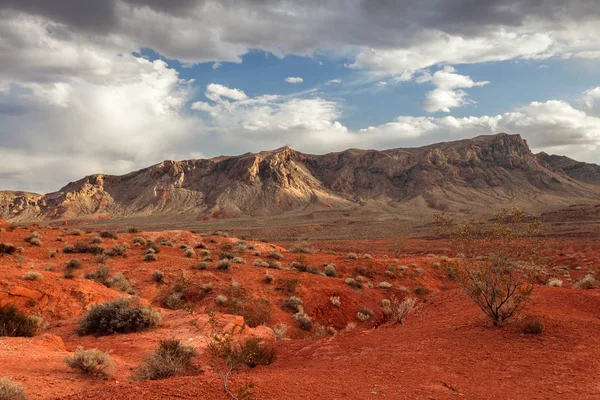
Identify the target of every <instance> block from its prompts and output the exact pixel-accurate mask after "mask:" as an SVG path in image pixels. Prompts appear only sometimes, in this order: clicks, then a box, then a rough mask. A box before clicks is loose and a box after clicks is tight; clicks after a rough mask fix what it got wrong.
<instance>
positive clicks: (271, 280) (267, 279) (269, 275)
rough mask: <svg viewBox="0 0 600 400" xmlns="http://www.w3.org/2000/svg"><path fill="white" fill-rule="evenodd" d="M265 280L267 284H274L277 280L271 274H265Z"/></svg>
mask: <svg viewBox="0 0 600 400" xmlns="http://www.w3.org/2000/svg"><path fill="white" fill-rule="evenodd" d="M264 279H265V282H267V283H273V281H274V280H275V278H274V277H273V275H271V274H265V278H264Z"/></svg>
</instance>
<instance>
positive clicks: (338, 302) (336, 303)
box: [329, 296, 342, 307]
mask: <svg viewBox="0 0 600 400" xmlns="http://www.w3.org/2000/svg"><path fill="white" fill-rule="evenodd" d="M329 301H330V302H331V304H333V305H334V306H336V307H339V306H341V305H342V300H341V299H340V296H330V297H329Z"/></svg>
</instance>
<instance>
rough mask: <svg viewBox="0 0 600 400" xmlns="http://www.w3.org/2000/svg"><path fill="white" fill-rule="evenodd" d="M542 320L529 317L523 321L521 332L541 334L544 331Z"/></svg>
mask: <svg viewBox="0 0 600 400" xmlns="http://www.w3.org/2000/svg"><path fill="white" fill-rule="evenodd" d="M545 328H546V326H545V325H544V321H542V320H541V319H539V318H535V319H531V320H528V321H526V322H525V324H524V325H523V333H525V334H527V335H541V334H542V333H544V329H545Z"/></svg>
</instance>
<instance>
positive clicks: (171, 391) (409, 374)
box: [0, 224, 600, 399]
mask: <svg viewBox="0 0 600 400" xmlns="http://www.w3.org/2000/svg"><path fill="white" fill-rule="evenodd" d="M83 228H86V230H79V229H74V228H73V227H68V228H57V227H55V228H48V227H46V228H44V227H38V226H28V227H25V226H23V227H14V226H13V227H11V226H9V225H8V224H3V229H2V231H1V232H0V243H1V242H4V243H13V244H15V245H16V246H18V247H23V249H22V253H17V254H16V255H5V256H3V257H0V304H6V303H8V302H10V303H13V304H17V305H18V306H19V307H20V308H21V309H23V310H24V311H25V312H26V313H27V314H39V315H40V316H42V317H43V318H44V319H45V321H46V322H47V323H48V326H47V328H46V329H45V330H44V332H42V333H40V334H39V335H37V336H34V337H32V338H9V337H3V338H0V360H2V362H1V363H0V376H9V377H10V378H11V379H12V380H13V382H16V383H19V384H21V385H23V386H24V387H25V389H26V391H27V393H28V395H29V397H30V398H32V399H56V398H64V399H113V398H120V399H140V398H146V399H164V398H178V399H219V398H225V396H224V395H223V393H222V391H221V387H220V382H219V379H218V377H217V375H216V374H215V373H214V372H213V370H212V368H211V365H210V359H209V356H208V354H207V352H206V341H205V340H203V334H206V332H207V329H208V316H207V312H208V311H214V312H216V316H217V326H218V327H219V328H220V329H227V327H231V326H233V325H235V324H241V323H242V322H243V317H242V316H240V315H246V318H255V317H256V316H257V313H261V312H262V313H265V314H266V315H267V316H266V321H265V323H264V324H261V325H259V326H256V327H254V328H248V330H246V331H244V335H248V336H257V337H259V338H262V339H263V340H264V341H268V342H270V343H273V346H274V347H275V349H276V352H277V358H276V360H275V361H274V362H273V363H272V364H270V365H259V366H256V367H255V368H249V367H243V368H241V369H240V370H239V371H237V372H236V373H234V375H233V376H232V378H231V386H232V387H233V388H239V387H242V386H243V385H245V384H248V383H252V384H253V385H254V388H253V394H254V398H257V399H283V398H285V399H346V398H347V399H377V398H386V399H450V398H467V399H484V398H485V399H548V398H573V399H575V398H577V399H593V398H598V397H600V358H599V355H600V337H599V336H598V332H599V331H600V318H599V316H600V290H598V289H591V290H584V289H580V288H578V287H577V286H576V285H575V283H576V282H577V281H578V280H579V279H580V278H581V277H583V276H584V275H586V274H588V273H589V272H592V273H597V271H598V268H599V267H600V263H599V261H598V256H599V253H600V242H599V241H598V239H597V238H594V237H590V238H588V239H586V238H584V237H578V238H562V239H555V238H550V239H549V242H548V244H547V251H548V252H550V253H551V257H550V258H549V262H548V265H547V274H546V276H544V277H543V279H542V280H541V281H540V284H539V285H537V287H536V290H535V291H534V294H533V297H532V301H530V302H529V303H528V304H527V306H526V308H525V309H524V310H523V311H522V312H521V314H520V315H519V317H518V318H517V319H516V320H514V321H513V322H511V323H508V324H506V325H504V326H502V327H500V328H495V327H492V326H491V324H490V323H489V322H488V321H487V320H486V319H485V318H484V316H483V314H482V313H481V311H480V310H479V309H478V308H477V307H476V306H475V305H474V304H473V303H472V302H471V301H470V300H469V298H468V297H467V296H466V295H465V294H464V293H463V292H462V291H461V290H460V289H459V288H458V286H457V285H456V283H455V282H453V281H452V279H450V278H449V275H448V273H447V268H446V266H447V265H449V264H450V263H451V262H452V257H451V254H450V253H449V250H448V243H447V242H446V241H445V240H442V239H430V240H426V239H414V240H410V241H409V242H408V244H407V245H406V247H405V250H404V251H403V252H402V254H401V255H400V256H399V257H398V258H395V257H394V254H393V252H392V251H390V248H389V246H388V244H387V242H386V241H385V240H359V241H351V240H347V241H344V240H338V241H332V240H330V241H321V242H315V243H310V242H303V243H301V244H299V243H297V242H296V243H289V242H280V243H276V242H273V243H266V242H261V241H258V242H254V241H251V240H241V239H238V238H234V237H228V236H225V235H219V234H217V235H215V234H213V233H212V232H211V233H206V234H201V233H192V232H190V231H161V232H138V233H118V234H117V235H115V237H116V238H111V237H104V238H102V244H101V246H103V247H105V248H107V249H110V248H113V247H115V246H117V247H118V246H119V245H121V244H123V243H127V244H128V245H129V246H125V247H128V248H127V249H126V252H125V254H124V255H120V256H114V257H110V258H108V259H102V260H101V262H102V263H103V264H104V265H106V266H107V267H108V268H110V275H113V276H114V275H115V274H118V273H121V274H122V275H123V276H124V277H125V278H126V281H127V282H129V283H131V284H132V288H127V289H126V290H129V292H130V293H134V292H135V296H139V298H140V299H141V301H142V302H143V303H146V304H151V305H152V306H153V307H155V308H156V309H158V310H160V312H161V313H162V319H161V324H160V326H159V327H157V328H153V329H149V330H146V331H142V332H137V333H127V334H114V335H109V336H100V337H96V336H93V335H86V336H79V335H78V334H77V328H78V322H77V321H78V318H80V317H81V316H82V314H83V313H84V312H85V311H86V310H87V309H88V308H89V307H90V306H91V305H92V304H93V303H97V302H102V301H106V300H110V299H115V298H119V297H131V296H132V295H130V294H127V293H126V292H124V291H122V290H119V289H118V288H117V287H114V286H113V287H112V288H109V287H106V286H105V285H102V284H100V283H97V282H94V281H92V280H90V279H85V278H84V277H85V276H88V278H89V277H90V274H91V273H92V272H94V271H95V270H96V269H97V268H98V265H99V263H98V262H99V260H98V259H97V256H95V255H92V254H65V253H64V252H62V251H60V249H62V248H63V246H64V245H65V244H76V243H89V242H90V240H91V238H92V237H94V236H98V234H99V233H98V232H97V231H93V228H91V227H83ZM32 231H37V232H38V233H39V234H40V235H39V236H40V238H41V243H40V245H39V246H34V245H30V244H28V243H26V242H24V239H25V238H26V237H27V236H29V235H30V234H31V232H32ZM103 236H111V235H103ZM139 237H141V238H144V240H149V239H150V240H152V241H153V242H154V243H163V244H164V245H160V246H159V248H160V251H159V253H158V254H157V260H156V261H151V262H146V261H144V247H143V246H140V245H134V244H133V243H134V241H136V240H134V238H139ZM57 240H60V241H57ZM96 240H97V239H96ZM138 240H139V239H138ZM199 243H203V244H202V245H201V246H199V245H197V244H199ZM240 243H242V245H240ZM184 244H185V245H186V246H189V247H190V248H194V247H196V248H195V249H194V251H193V253H194V254H193V255H191V256H190V252H188V254H187V256H184V252H185V249H183V247H184V246H183V245H184ZM200 247H205V248H204V249H200ZM306 248H309V249H311V251H310V252H308V253H306V252H305V249H306ZM221 249H231V252H232V253H234V254H235V256H236V257H239V258H241V259H242V260H243V261H244V263H243V264H242V263H240V264H237V263H232V264H231V265H230V268H229V270H220V269H216V268H215V266H214V265H215V263H209V265H208V266H206V269H199V267H197V265H198V264H199V261H201V258H200V257H201V255H200V254H204V255H206V254H209V253H212V255H213V257H215V261H216V255H217V254H218V253H219V252H220V251H221ZM286 249H287V250H286ZM57 250H58V251H57ZM202 251H204V253H201V252H202ZM271 252H276V253H280V255H281V259H280V260H278V261H276V260H275V259H273V258H269V257H268V255H269V254H270V253H271ZM349 253H354V254H355V255H356V257H354V254H349ZM449 256H450V257H449ZM50 257H51V258H50ZM74 258H76V259H78V260H79V261H80V263H81V266H80V267H79V268H77V269H75V277H74V278H72V279H66V278H65V277H64V276H63V272H64V269H65V265H66V264H67V263H68V262H69V261H70V260H71V259H74ZM277 258H279V257H277ZM257 260H259V261H257ZM266 260H267V261H266ZM260 261H263V264H260ZM277 262H278V263H280V264H281V266H282V269H277V267H278V266H277V264H276V263H277ZM294 262H296V263H299V264H302V265H305V266H307V268H302V269H304V270H305V272H301V271H300V270H297V269H289V268H288V266H289V265H290V264H292V263H294ZM269 264H271V265H270V266H271V267H275V268H268V265H269ZM299 264H297V265H299ZM325 264H334V265H335V269H336V276H335V277H330V276H324V275H323V274H322V273H321V271H323V266H324V265H325ZM256 265H258V266H256ZM203 268H204V267H203ZM155 270H160V271H162V272H163V273H164V282H163V283H162V284H157V283H156V282H154V281H153V272H154V271H155ZM31 272H37V273H39V274H41V277H38V279H35V280H28V279H23V277H24V276H25V275H26V274H27V273H31ZM311 272H312V273H311ZM266 273H268V274H270V275H272V277H273V281H272V283H267V282H266V281H265V274H266ZM359 275H360V276H361V277H362V278H360V280H362V284H361V285H360V286H361V287H357V286H355V287H351V286H350V285H349V284H348V283H347V282H346V279H347V278H351V277H355V278H356V277H357V276H359ZM551 277H557V278H560V279H561V280H563V281H564V285H563V286H562V287H551V286H547V285H545V284H544V282H547V280H548V279H549V278H551ZM294 282H295V283H294ZM381 282H388V283H390V284H391V285H390V286H389V287H388V286H387V285H381ZM175 292H177V293H181V295H180V296H179V299H181V300H182V301H184V302H185V304H184V303H181V305H180V306H176V307H171V308H175V309H167V308H165V307H164V306H165V305H166V304H171V306H172V303H168V301H167V302H166V299H167V298H168V297H169V296H170V295H172V294H173V293H175ZM290 295H293V296H296V297H299V298H301V299H302V301H303V310H304V312H305V313H306V314H308V315H309V316H311V318H312V321H313V322H314V323H315V326H317V325H316V324H317V323H318V324H319V328H320V329H316V328H313V329H312V330H311V331H310V332H308V331H304V330H301V329H299V328H298V323H297V322H296V321H295V320H294V317H293V313H291V312H290V311H289V310H288V309H286V307H285V301H286V299H287V298H288V297H289V296H290ZM392 295H394V296H397V297H400V298H402V297H405V296H409V295H410V296H414V297H415V298H417V299H418V305H417V308H416V310H415V311H414V312H413V313H411V314H410V315H408V317H406V319H405V320H404V323H403V324H401V325H400V324H398V325H390V324H387V323H384V320H383V316H382V311H381V310H382V306H381V304H382V300H383V299H386V298H388V299H389V298H390V297H391V296H392ZM218 296H226V297H227V298H228V303H226V304H221V305H217V303H216V302H215V300H216V299H217V297H218ZM332 297H338V298H339V299H338V300H339V304H338V305H334V304H333V302H332V300H331V298H332ZM233 300H236V302H237V304H240V305H241V308H240V309H237V311H236V310H233V309H231V308H229V307H228V304H231V303H232V301H233ZM265 305H266V306H265ZM363 308H368V309H370V310H372V311H373V316H372V317H371V318H369V319H367V320H366V321H360V320H358V319H357V312H358V311H359V310H361V309H363ZM266 309H268V311H267V312H265V310H266ZM232 310H233V311H232ZM249 313H250V314H249ZM234 314H240V315H234ZM532 318H540V319H542V320H543V321H544V324H545V330H544V332H543V334H541V335H527V334H524V333H523V332H522V327H523V324H524V323H526V322H527V321H528V320H530V319H532ZM279 324H285V325H287V327H288V328H287V333H286V335H285V336H286V337H285V338H284V339H281V340H275V335H274V333H273V330H272V328H275V327H277V326H278V325H279ZM168 338H177V339H180V340H182V342H183V343H185V344H188V345H192V346H194V347H196V348H197V350H198V356H197V358H196V360H195V363H196V368H195V369H194V370H193V371H189V372H188V373H186V374H185V376H180V377H175V378H170V379H165V380H158V381H141V382H139V381H138V382H133V381H131V380H130V376H131V374H132V372H133V371H134V369H135V368H136V367H137V366H138V365H140V363H141V362H142V360H143V359H144V357H145V356H147V355H149V354H151V353H153V352H154V350H155V349H156V347H157V346H158V344H159V341H160V340H163V339H168ZM78 346H83V347H85V348H98V349H100V350H102V351H108V352H110V355H111V356H112V357H113V359H114V360H115V364H116V372H115V374H114V376H113V377H112V378H108V379H99V378H97V377H89V376H85V375H82V374H80V373H77V372H75V371H74V370H70V369H69V368H68V367H67V366H66V364H65V363H64V358H65V357H66V356H68V355H69V354H72V353H73V352H74V351H75V349H76V348H77V347H78Z"/></svg>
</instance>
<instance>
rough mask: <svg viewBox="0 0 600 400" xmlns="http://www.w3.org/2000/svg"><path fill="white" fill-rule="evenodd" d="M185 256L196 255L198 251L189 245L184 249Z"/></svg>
mask: <svg viewBox="0 0 600 400" xmlns="http://www.w3.org/2000/svg"><path fill="white" fill-rule="evenodd" d="M183 256H184V257H188V258H191V257H196V252H195V251H194V250H193V249H190V248H189V247H188V248H186V249H185V250H184V251H183Z"/></svg>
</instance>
